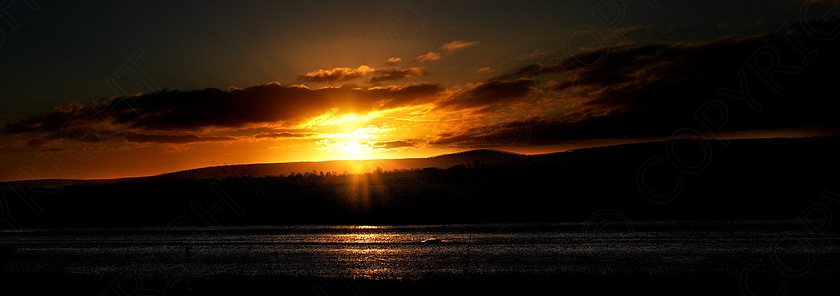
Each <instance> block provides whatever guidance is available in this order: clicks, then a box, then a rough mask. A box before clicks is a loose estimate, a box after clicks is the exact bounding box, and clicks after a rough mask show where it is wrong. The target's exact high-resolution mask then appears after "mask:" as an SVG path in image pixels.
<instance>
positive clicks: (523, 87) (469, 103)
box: [437, 78, 534, 110]
mask: <svg viewBox="0 0 840 296" xmlns="http://www.w3.org/2000/svg"><path fill="white" fill-rule="evenodd" d="M533 86H534V81H533V80H530V79H525V78H521V79H517V80H514V81H502V80H490V81H487V82H483V83H477V84H473V85H471V86H469V87H468V88H467V89H465V90H463V91H460V92H458V93H456V94H454V95H453V96H452V97H451V98H449V99H447V100H444V101H440V102H438V104H437V106H438V107H439V108H443V109H454V110H458V109H468V108H477V107H487V106H490V105H493V104H495V103H498V102H504V101H509V100H512V99H516V98H521V97H524V96H527V95H528V94H529V93H530V92H531V90H532V87H533Z"/></svg>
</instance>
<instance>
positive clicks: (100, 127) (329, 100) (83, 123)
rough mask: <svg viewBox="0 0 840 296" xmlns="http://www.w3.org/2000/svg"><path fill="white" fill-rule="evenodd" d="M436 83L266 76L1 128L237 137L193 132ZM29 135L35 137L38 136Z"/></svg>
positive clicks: (339, 107)
mask: <svg viewBox="0 0 840 296" xmlns="http://www.w3.org/2000/svg"><path fill="white" fill-rule="evenodd" d="M443 91H444V89H443V87H441V86H439V85H437V84H431V83H409V84H405V85H390V86H383V87H372V88H359V87H352V86H344V87H335V88H321V89H309V88H302V87H295V86H283V85H280V84H277V83H271V84H267V85H261V86H254V87H249V88H245V89H237V90H233V91H224V90H219V89H215V88H208V89H204V90H193V91H160V92H156V93H151V94H143V95H137V96H131V97H117V98H111V99H102V100H99V101H98V102H97V103H94V104H90V105H85V106H81V105H78V106H76V105H72V106H71V105H66V106H62V107H60V108H55V109H54V110H53V111H52V112H48V113H45V114H39V115H36V116H32V117H29V118H25V119H23V120H20V121H18V122H12V123H9V124H7V125H5V127H4V128H3V130H2V133H3V134H7V135H11V134H27V135H31V139H43V140H75V141H81V142H102V141H107V140H109V139H125V140H127V141H129V142H139V143H151V142H156V143H171V144H184V143H192V142H207V141H230V140H235V139H238V137H215V136H214V137H211V136H202V135H200V133H201V132H204V131H205V130H206V129H222V130H223V129H243V128H247V127H249V126H260V125H265V124H271V125H277V124H283V125H286V126H292V125H295V124H300V123H302V122H305V120H308V119H311V118H313V117H315V116H319V115H323V114H325V113H329V112H332V114H335V115H337V116H340V115H344V114H350V113H357V114H363V113H366V112H371V111H377V110H386V109H388V108H399V107H404V106H408V105H412V104H428V103H431V102H434V101H436V100H437V97H438V96H439V94H440V93H442V92H443ZM197 133H199V134H197ZM245 136H247V135H245ZM259 136H260V137H278V136H299V135H298V134H283V133H277V134H261V135H259ZM32 143H33V144H32V145H35V144H38V142H37V141H36V142H32ZM41 144H43V143H41Z"/></svg>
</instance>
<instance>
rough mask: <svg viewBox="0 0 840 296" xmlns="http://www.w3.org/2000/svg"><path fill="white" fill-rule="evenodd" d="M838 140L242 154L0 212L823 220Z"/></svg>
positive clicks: (59, 192)
mask: <svg viewBox="0 0 840 296" xmlns="http://www.w3.org/2000/svg"><path fill="white" fill-rule="evenodd" d="M837 151H840V137H821V138H799V139H757V140H730V141H716V140H690V139H686V140H676V141H668V142H650V143H639V144H628V145H619V146H610V147H599V148H588V149H580V150H575V151H571V152H558V153H551V154H542V155H517V154H500V152H499V151H488V150H477V151H468V152H464V153H456V154H450V155H443V156H439V157H433V158H428V159H407V160H400V161H401V162H398V163H399V164H400V165H404V166H413V167H414V168H421V169H415V170H402V171H390V172H389V171H373V172H370V173H363V174H348V175H343V174H335V175H334V174H329V175H327V174H325V175H320V173H318V174H312V173H308V174H295V175H291V176H290V175H287V174H283V176H271V174H273V173H270V172H272V171H271V169H273V170H278V169H279V170H287V169H288V168H289V167H288V166H286V167H283V166H276V165H275V167H272V165H247V166H233V167H217V168H204V169H198V170H193V171H185V172H178V173H173V174H170V175H164V176H156V177H149V178H138V179H131V180H122V181H119V182H116V181H114V182H108V183H96V182H93V183H79V184H74V185H65V186H62V187H57V188H48V186H41V187H39V186H28V185H26V184H24V183H7V184H4V192H3V193H4V196H5V199H4V200H3V203H2V204H0V205H2V206H3V212H2V214H3V215H4V216H0V218H2V219H0V222H6V223H8V224H9V225H14V227H17V228H21V227H23V228H26V227H35V228H40V227H71V226H103V227H105V226H109V227H110V226H173V225H178V226H183V225H197V226H207V225H208V223H210V225H211V226H212V225H267V224H289V223H293V224H300V223H315V224H320V223H371V224H400V223H424V224H429V223H431V224H437V223H481V222H538V221H539V222H548V221H586V220H587V219H592V216H593V215H596V214H597V213H604V212H603V211H605V210H607V211H608V212H606V213H613V214H612V215H613V216H614V217H612V216H611V217H609V218H610V219H631V220H704V219H714V220H720V219H733V220H739V219H799V218H801V217H807V218H818V219H823V220H825V219H826V218H827V219H829V220H830V219H831V217H830V213H831V212H835V210H837V209H838V208H840V207H838V205H840V194H838V193H840V183H838V182H837V180H840V171H838V170H837V169H836V168H837V167H839V166H840V155H838V153H837ZM476 160H478V161H477V162H476ZM368 163H370V164H377V163H376V162H375V161H370V162H368ZM468 164H469V165H468ZM451 165H455V166H451ZM260 166H265V169H264V171H259V170H257V169H254V170H252V171H251V172H252V173H253V172H256V173H260V174H265V175H263V176H260V175H258V174H250V176H249V174H236V173H231V174H229V175H223V176H221V177H220V176H216V177H213V178H198V176H210V175H212V174H215V173H216V172H220V171H222V172H223V171H224V170H225V169H227V170H229V171H235V170H236V169H241V170H248V169H250V168H254V167H260ZM447 166H450V167H449V168H445V167H447ZM427 167H439V168H440V169H422V168H427ZM382 168H383V169H386V167H382ZM261 169H263V168H261ZM275 172H276V171H275ZM814 207H819V208H818V209H817V210H814V209H815V208H814ZM826 209H827V210H826ZM616 213H619V214H616ZM820 213H823V214H825V213H828V215H829V217H819V215H817V214H820ZM813 215H816V216H817V217H812V216H813ZM832 227H836V226H832Z"/></svg>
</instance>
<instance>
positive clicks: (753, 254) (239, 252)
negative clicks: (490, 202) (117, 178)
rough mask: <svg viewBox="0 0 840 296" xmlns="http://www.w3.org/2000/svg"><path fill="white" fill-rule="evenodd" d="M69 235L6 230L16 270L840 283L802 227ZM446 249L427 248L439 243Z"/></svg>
mask: <svg viewBox="0 0 840 296" xmlns="http://www.w3.org/2000/svg"><path fill="white" fill-rule="evenodd" d="M596 226H597V227H593V225H590V224H586V223H560V224H476V225H414V226H278V227H228V228H179V229H163V228H140V229H63V230H29V231H19V232H4V233H0V237H2V241H0V243H2V244H12V245H16V246H18V247H19V249H18V251H17V252H16V253H15V254H14V255H13V257H12V258H11V260H10V262H9V263H8V265H7V266H6V267H5V268H4V272H24V273H30V272H68V273H79V274H88V275H98V276H119V275H120V274H124V273H126V272H130V273H131V274H135V275H139V276H143V277H161V278H174V277H189V278H201V277H208V276H228V275H235V276H254V275H255V276H260V275H283V276H291V277H352V278H371V279H423V278H439V277H444V278H450V277H454V278H461V277H464V278H469V277H471V276H478V275H482V276H484V275H490V276H493V275H522V274H525V275H558V274H559V275H563V274H607V275H610V274H615V275H626V274H650V275H659V274H661V275H679V274H689V275H691V274H720V275H737V274H739V273H743V272H744V271H745V270H746V269H747V267H748V266H750V264H752V263H755V262H764V263H767V264H762V266H763V268H766V269H773V268H775V269H779V270H782V271H791V270H792V271H795V272H798V273H802V274H806V273H814V274H820V275H821V276H836V275H840V264H839V263H840V239H838V237H837V236H835V235H831V234H823V233H813V232H809V231H808V230H807V229H806V228H804V227H802V226H801V225H800V224H799V223H798V222H796V221H752V222H743V221H741V222H735V221H716V222H646V223H613V224H610V223H600V224H598V225H596ZM432 238H434V239H439V240H440V242H439V243H423V241H424V240H427V239H432Z"/></svg>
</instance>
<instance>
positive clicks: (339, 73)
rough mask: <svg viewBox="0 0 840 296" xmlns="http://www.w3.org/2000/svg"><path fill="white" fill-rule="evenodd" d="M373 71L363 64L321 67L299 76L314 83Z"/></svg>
mask: <svg viewBox="0 0 840 296" xmlns="http://www.w3.org/2000/svg"><path fill="white" fill-rule="evenodd" d="M389 60H390V59H389ZM373 71H374V69H373V68H371V67H368V66H367V65H361V66H359V67H358V68H356V69H353V68H346V67H341V68H333V69H332V70H324V69H319V70H318V71H313V72H309V73H306V74H304V75H301V76H299V77H298V80H300V81H304V82H314V83H334V82H344V81H350V80H354V79H357V78H361V77H364V76H365V75H367V73H370V72H373Z"/></svg>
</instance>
